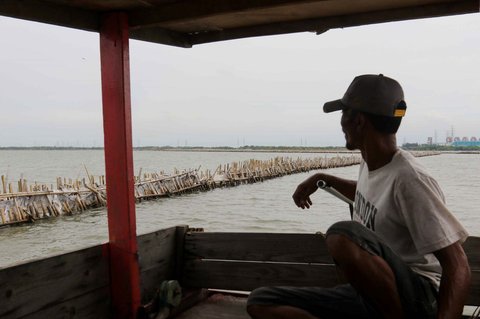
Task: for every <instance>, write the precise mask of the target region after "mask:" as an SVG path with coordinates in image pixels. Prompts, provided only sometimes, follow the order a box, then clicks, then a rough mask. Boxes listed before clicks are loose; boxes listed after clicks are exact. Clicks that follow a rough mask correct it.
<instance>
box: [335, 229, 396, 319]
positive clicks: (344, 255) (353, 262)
mask: <svg viewBox="0 0 480 319" xmlns="http://www.w3.org/2000/svg"><path fill="white" fill-rule="evenodd" d="M326 243H327V247H328V251H329V252H330V254H331V255H332V257H333V259H334V260H335V261H336V263H337V265H338V266H339V268H340V269H341V270H342V271H343V273H344V275H345V277H346V279H347V280H348V282H349V283H350V284H351V285H352V286H353V287H354V288H355V289H357V291H358V292H359V293H360V294H361V295H362V296H363V297H364V298H367V299H368V300H370V302H371V303H372V304H373V305H374V306H375V308H377V309H378V311H379V312H380V313H381V314H382V315H383V317H384V318H392V319H397V318H399V319H400V318H403V311H402V303H401V301H400V296H399V294H398V289H397V284H396V280H395V275H394V273H393V271H392V269H391V268H390V266H389V265H388V264H387V263H386V262H385V260H383V258H381V257H379V256H375V255H372V254H371V253H369V252H367V251H366V250H364V249H363V248H361V247H360V246H359V245H357V244H356V243H355V242H353V241H351V240H350V239H349V238H348V237H346V236H344V235H337V234H333V235H329V236H328V237H327V240H326Z"/></svg>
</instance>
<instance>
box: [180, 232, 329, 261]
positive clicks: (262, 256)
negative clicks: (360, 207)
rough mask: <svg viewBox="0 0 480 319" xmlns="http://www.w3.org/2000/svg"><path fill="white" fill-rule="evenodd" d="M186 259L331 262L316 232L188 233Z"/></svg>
mask: <svg viewBox="0 0 480 319" xmlns="http://www.w3.org/2000/svg"><path fill="white" fill-rule="evenodd" d="M185 256H186V258H187V259H194V258H204V259H227V260H248V261H274V262H282V261H285V262H301V263H330V264H331V263H333V260H332V258H331V257H330V256H329V254H328V252H327V249H326V246H325V239H324V237H323V236H322V235H320V234H281V233H189V234H187V236H186V239H185Z"/></svg>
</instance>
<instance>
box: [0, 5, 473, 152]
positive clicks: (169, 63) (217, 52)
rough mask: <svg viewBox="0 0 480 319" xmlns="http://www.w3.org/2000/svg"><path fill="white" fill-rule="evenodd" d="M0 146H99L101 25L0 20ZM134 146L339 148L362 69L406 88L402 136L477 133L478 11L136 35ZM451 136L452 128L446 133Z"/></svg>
mask: <svg viewBox="0 0 480 319" xmlns="http://www.w3.org/2000/svg"><path fill="white" fill-rule="evenodd" d="M0 34H1V38H0V39H1V40H0V41H1V42H0V112H1V113H0V114H1V118H2V121H1V127H0V147H5V146H83V147H89V146H102V145H103V126H102V106H101V82H100V57H99V36H98V34H97V33H92V32H86V31H79V30H74V29H69V28H63V27H57V26H50V25H46V24H40V23H35V22H29V21H23V20H16V19H11V18H6V17H0ZM130 63H131V64H130V72H131V97H132V119H133V122H132V130H133V144H134V146H164V145H170V146H232V147H238V146H243V145H268V146H343V145H344V137H343V133H342V132H341V129H340V124H339V123H340V114H338V112H336V114H324V113H323V111H322V106H323V103H325V102H326V101H330V100H334V99H338V98H341V97H342V96H343V94H344V92H345V90H346V88H347V87H348V85H349V84H350V82H351V81H352V79H353V78H354V77H355V76H356V75H359V74H367V73H369V74H378V73H382V74H384V75H386V76H390V77H392V78H394V79H396V80H398V81H399V82H400V83H401V84H402V86H403V89H404V91H405V99H406V102H407V105H408V109H407V115H406V117H405V118H404V120H403V123H402V126H401V128H400V130H399V132H398V134H397V139H398V143H399V144H403V143H405V142H410V143H425V142H426V141H427V138H428V137H432V138H433V139H434V141H437V142H438V143H441V142H444V141H445V138H446V136H447V134H451V132H452V130H453V132H454V135H455V136H460V137H463V136H467V137H469V138H470V137H471V136H475V137H477V138H480V125H479V124H480V14H470V15H462V16H454V17H442V18H434V19H422V20H412V21H404V22H394V23H384V24H376V25H370V26H361V27H353V28H345V29H334V30H329V31H327V32H326V33H323V34H320V35H316V34H315V33H296V34H290V35H280V36H270V37H257V38H250V39H242V40H234V41H225V42H222V43H211V44H203V45H198V46H195V47H193V48H191V49H184V48H176V47H170V46H165V45H160V44H155V43H148V42H141V41H136V40H131V41H130ZM447 132H448V133H447Z"/></svg>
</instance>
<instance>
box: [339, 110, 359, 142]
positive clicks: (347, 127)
mask: <svg viewBox="0 0 480 319" xmlns="http://www.w3.org/2000/svg"><path fill="white" fill-rule="evenodd" d="M357 116H358V112H355V111H353V110H352V109H349V108H344V109H343V110H342V119H341V120H340V125H341V126H342V131H343V133H344V134H345V147H346V148H347V149H348V150H355V149H357V148H358V146H357V145H356V134H355V131H354V128H355V119H356V117H357Z"/></svg>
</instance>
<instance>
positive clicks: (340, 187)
mask: <svg viewBox="0 0 480 319" xmlns="http://www.w3.org/2000/svg"><path fill="white" fill-rule="evenodd" d="M316 178H317V179H318V180H323V181H325V183H327V185H328V186H331V187H333V188H335V189H336V190H337V191H339V192H340V193H342V194H343V195H344V196H346V197H347V198H349V199H350V200H352V201H354V200H355V191H356V189H357V182H356V181H354V180H349V179H343V178H340V177H336V176H333V175H328V174H323V173H318V174H316Z"/></svg>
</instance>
